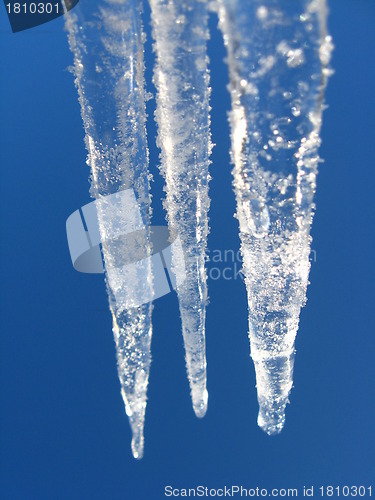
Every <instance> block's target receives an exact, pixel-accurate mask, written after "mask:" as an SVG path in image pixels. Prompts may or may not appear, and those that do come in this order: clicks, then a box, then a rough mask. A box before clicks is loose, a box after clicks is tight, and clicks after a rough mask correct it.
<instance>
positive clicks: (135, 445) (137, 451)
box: [131, 425, 144, 460]
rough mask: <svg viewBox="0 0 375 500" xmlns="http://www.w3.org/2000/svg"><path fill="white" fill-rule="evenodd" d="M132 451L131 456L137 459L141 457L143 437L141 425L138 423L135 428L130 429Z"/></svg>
mask: <svg viewBox="0 0 375 500" xmlns="http://www.w3.org/2000/svg"><path fill="white" fill-rule="evenodd" d="M132 433H133V437H132V444H131V447H132V453H133V457H134V458H135V459H137V460H141V458H143V451H144V438H143V425H142V426H141V425H138V426H137V427H136V428H134V429H132Z"/></svg>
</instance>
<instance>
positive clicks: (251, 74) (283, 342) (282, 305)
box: [218, 0, 332, 434]
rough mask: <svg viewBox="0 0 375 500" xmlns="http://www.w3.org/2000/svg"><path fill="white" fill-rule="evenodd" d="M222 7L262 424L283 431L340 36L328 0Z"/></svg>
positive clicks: (254, 1)
mask: <svg viewBox="0 0 375 500" xmlns="http://www.w3.org/2000/svg"><path fill="white" fill-rule="evenodd" d="M218 9H219V19H220V27H221V29H222V32H223V35H224V42H225V44H226V47H227V52H228V65H229V73H230V91H231V97H232V111H231V114H230V125H231V137H232V160H233V163H234V169H233V177H234V189H235V194H236V199H237V217H238V221H239V226H240V237H241V251H242V256H243V264H244V266H243V267H244V274H245V281H246V288H247V295H248V307H249V330H250V346H251V356H252V359H253V361H254V365H255V371H256V380H257V391H258V402H259V416H258V424H259V426H260V427H261V428H262V429H263V430H265V431H266V432H267V433H268V434H275V433H278V432H280V431H281V429H282V428H283V426H284V421H285V406H286V404H287V403H288V396H289V393H290V390H291V388H292V384H293V380H292V376H293V362H294V352H295V351H294V341H295V337H296V333H297V329H298V323H299V315H300V310H301V307H302V306H303V305H304V303H305V300H306V288H307V284H308V275H309V269H310V263H309V253H310V243H311V237H310V226H311V222H312V217H313V211H314V204H313V196H314V192H315V182H316V175H317V167H318V163H319V157H318V147H319V145H320V138H319V132H320V126H321V116H322V109H323V92H324V88H325V85H326V78H327V76H328V74H329V71H330V70H329V69H328V68H327V65H328V64H329V60H330V53H331V49H332V42H331V38H330V37H329V36H328V35H327V31H326V5H325V0H298V1H293V2H288V1H280V0H219V1H218Z"/></svg>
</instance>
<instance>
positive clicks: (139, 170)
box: [66, 0, 152, 458]
mask: <svg viewBox="0 0 375 500" xmlns="http://www.w3.org/2000/svg"><path fill="white" fill-rule="evenodd" d="M140 10H141V8H140V2H138V1H131V0H130V1H126V0H123V1H122V0H116V1H115V0H89V1H86V2H80V3H79V5H78V6H77V7H76V8H75V9H74V10H72V11H70V12H69V13H67V14H66V29H67V30H68V36H69V44H70V48H71V50H72V52H73V54H74V74H75V83H76V86H77V89H78V94H79V101H80V105H81V113H82V118H83V122H84V127H85V132H86V137H85V143H86V148H87V150H88V165H89V166H90V168H91V194H92V196H93V197H94V198H96V199H102V203H101V204H99V206H101V205H103V207H105V198H103V197H105V196H106V195H109V194H113V193H117V192H119V191H123V190H125V189H133V190H134V193H135V196H136V199H137V203H138V205H139V208H140V214H141V218H142V222H143V225H144V227H145V228H146V229H145V231H144V233H143V235H144V236H143V241H139V244H140V245H141V246H142V247H144V248H145V249H146V252H148V254H149V253H150V238H149V228H150V216H151V199H150V194H149V177H148V150H147V142H146V128H145V124H146V111H145V91H144V61H143V42H144V34H143V29H142V23H141V12H140ZM107 208H108V207H107ZM126 210H127V208H126V206H124V207H123V212H124V213H123V214H122V213H121V210H120V211H119V210H118V207H117V209H116V213H111V212H110V210H104V209H103V210H102V211H101V210H100V209H99V210H98V219H99V221H98V222H99V229H100V233H101V239H102V241H106V243H105V244H103V257H104V263H105V269H106V282H107V290H108V295H109V302H110V309H111V312H112V316H113V334H114V339H115V343H116V349H117V362H118V374H119V378H120V382H121V390H122V395H123V398H124V402H125V409H126V413H127V415H128V417H129V420H130V425H131V428H132V433H133V439H132V451H133V455H134V457H135V458H141V457H142V455H143V426H144V418H145V409H146V391H147V384H148V376H149V368H150V361H151V355H150V343H151V333H152V324H151V310H152V305H151V304H145V305H142V306H138V307H133V308H130V309H125V303H126V301H125V298H126V297H127V296H129V294H130V295H131V293H132V290H134V289H142V288H145V287H148V288H152V274H151V269H144V268H143V269H142V270H141V272H140V273H139V274H137V272H134V274H133V275H132V276H131V277H130V278H131V279H129V276H127V274H126V272H125V268H122V267H121V266H119V264H118V262H117V261H118V260H120V259H121V254H123V253H125V250H126V248H122V246H121V241H120V243H119V241H118V240H117V241H116V239H113V237H114V236H116V231H119V230H120V229H121V219H123V220H126V219H127V217H126V216H127V215H128V214H127V213H126ZM122 215H124V217H122ZM119 234H121V233H119ZM123 245H124V243H123ZM145 278H146V279H145ZM121 297H124V300H123V301H122V300H121Z"/></svg>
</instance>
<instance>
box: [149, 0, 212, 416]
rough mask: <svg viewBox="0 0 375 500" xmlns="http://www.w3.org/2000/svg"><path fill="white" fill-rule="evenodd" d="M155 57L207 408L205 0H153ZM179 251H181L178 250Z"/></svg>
mask: <svg viewBox="0 0 375 500" xmlns="http://www.w3.org/2000/svg"><path fill="white" fill-rule="evenodd" d="M150 5H151V10H152V26H153V35H154V39H155V52H156V58H157V64H156V68H155V71H154V81H155V85H156V88H157V91H158V94H157V110H156V115H155V118H156V122H157V124H158V126H159V135H158V145H159V147H160V149H161V173H162V175H163V176H164V178H165V185H166V200H165V207H166V210H167V214H168V222H169V226H170V228H171V229H172V230H173V231H176V232H177V234H178V235H179V237H180V239H181V243H182V247H183V249H184V258H185V267H186V276H187V278H186V280H185V281H184V283H183V284H182V285H180V286H179V287H178V289H177V294H178V300H179V305H180V313H181V321H182V333H183V338H184V344H185V353H186V366H187V372H188V377H189V382H190V389H191V396H192V401H193V408H194V411H195V413H196V415H197V416H198V417H203V416H204V415H205V413H206V410H207V398H208V393H207V390H206V355H205V316H206V301H207V284H206V280H207V278H206V270H205V255H206V246H207V234H208V215H207V213H208V209H209V204H210V201H209V197H208V182H209V173H208V166H209V156H210V150H211V141H210V116H209V109H210V108H209V75H208V69H207V63H208V58H207V53H206V40H207V37H208V30H207V17H208V14H207V10H206V2H205V1H202V0H189V1H181V0H150ZM173 257H174V258H176V256H173Z"/></svg>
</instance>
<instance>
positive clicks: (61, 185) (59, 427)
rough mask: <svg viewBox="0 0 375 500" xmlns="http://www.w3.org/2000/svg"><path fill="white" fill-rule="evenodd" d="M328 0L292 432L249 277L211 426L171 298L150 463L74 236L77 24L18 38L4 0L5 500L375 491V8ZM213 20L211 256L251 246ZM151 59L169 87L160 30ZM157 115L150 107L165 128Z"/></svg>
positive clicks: (98, 281)
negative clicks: (263, 355) (267, 418)
mask: <svg viewBox="0 0 375 500" xmlns="http://www.w3.org/2000/svg"><path fill="white" fill-rule="evenodd" d="M330 5H331V15H330V19H329V26H330V31H331V34H332V35H333V37H334V42H335V45H336V49H335V51H334V55H333V62H332V66H333V67H334V69H335V75H334V76H333V77H332V78H331V80H330V82H329V86H328V89H327V94H326V101H327V103H328V104H329V108H328V109H327V110H326V111H325V114H324V124H323V130H322V137H323V145H322V148H321V156H322V157H323V158H324V159H325V163H324V164H322V165H321V167H320V174H319V178H318V191H317V195H316V203H317V212H316V216H315V219H314V226H313V238H314V239H313V249H314V250H315V252H316V262H314V263H313V264H312V269H311V275H310V280H311V285H310V286H309V288H308V303H307V306H306V307H305V308H304V309H303V311H302V315H301V323H300V330H299V334H298V338H297V356H296V364H295V374H294V381H295V384H294V385H295V386H294V389H293V391H292V394H291V398H290V399H291V405H289V406H288V408H287V421H286V426H285V429H284V431H283V432H282V434H281V435H280V436H276V437H273V438H269V437H267V436H266V435H265V434H264V433H263V432H262V431H261V430H260V429H259V428H258V427H257V425H256V418H257V401H256V390H255V377H254V370H253V366H252V363H251V361H250V358H249V354H248V353H249V345H248V339H247V310H246V294H245V287H244V283H243V281H241V280H240V279H237V280H231V281H226V280H210V282H209V293H210V305H209V307H208V310H207V314H208V316H207V358H208V389H209V409H208V412H207V415H206V417H205V418H204V419H203V420H198V419H197V418H196V417H195V416H194V414H193V411H192V408H191V403H190V397H189V390H188V383H187V378H186V373H185V363H184V352H183V345H182V336H181V331H180V319H179V315H178V309H177V299H176V296H175V294H171V295H169V296H166V297H164V298H162V299H159V300H158V301H157V302H156V303H155V311H154V336H153V341H152V352H153V363H152V367H151V374H150V385H149V391H148V394H149V403H148V408H147V415H146V427H145V438H146V446H145V456H144V459H143V460H142V461H140V462H137V461H135V460H134V459H133V458H132V456H131V452H130V429H129V424H128V421H127V417H126V415H125V411H124V406H123V402H122V399H121V396H120V388H119V381H118V378H117V373H116V363H115V349H114V342H113V339H112V333H111V318H110V314H109V311H108V307H107V297H106V292H105V287H104V283H103V276H92V275H84V274H79V273H77V272H75V271H74V270H73V268H72V265H71V262H70V257H69V253H68V248H67V243H66V235H65V221H66V218H67V217H68V216H69V215H70V214H71V213H72V212H73V211H74V210H76V209H77V208H79V207H81V206H82V205H84V204H85V203H88V202H89V201H90V199H89V194H88V189H89V185H88V175H89V169H88V167H87V166H86V164H85V159H86V152H85V149H84V144H83V137H84V131H83V127H82V123H81V116H80V109H79V105H78V100H77V93H76V90H75V88H74V84H73V76H72V74H71V73H70V72H69V71H68V70H67V68H68V66H69V65H71V64H72V55H71V53H70V52H69V49H68V44H67V40H66V33H64V32H63V20H62V19H58V20H56V21H54V22H51V23H48V24H46V25H43V26H40V27H37V28H35V29H32V30H29V31H25V32H22V33H18V34H12V33H11V30H10V27H9V24H8V19H7V16H6V12H5V9H4V8H3V7H1V9H0V40H1V63H0V67H1V115H0V120H1V122H0V123H1V125H0V141H1V148H0V155H1V157H0V160H1V197H0V201H1V211H0V215H1V232H0V235H1V287H0V288H1V316H0V319H1V341H0V349H1V351H0V357H1V358H0V361H1V362H0V370H1V374H0V375H1V379H0V380H1V381H0V398H1V400H0V498H1V499H2V500H8V499H17V500H18V499H22V500H23V499H25V500H29V499H33V500H34V499H35V500H44V499H48V500H49V499H74V500H75V499H129V500H133V499H134V500H138V499H140V500H146V499H151V500H153V499H159V498H164V486H165V485H173V486H175V487H194V486H197V485H199V484H202V485H205V486H209V487H216V488H218V487H222V486H224V485H228V486H229V485H231V484H239V485H241V484H242V485H243V486H246V487H248V488H250V487H256V486H258V487H263V488H288V487H289V488H291V487H298V488H302V486H303V485H306V486H311V485H314V486H315V487H316V488H318V487H319V486H320V485H333V486H336V485H341V486H342V485H345V484H348V485H358V486H359V485H364V486H369V485H370V484H371V480H374V471H375V460H374V448H375V439H374V425H375V420H374V413H375V369H374V351H375V328H374V310H375V301H374V298H375V294H374V265H373V264H374V255H373V251H374V183H375V169H374V158H375V133H374V132H375V127H374V121H375V113H374V111H375V69H374V54H375V32H374V26H375V3H374V2H373V1H371V0H331V1H330ZM146 15H148V13H146ZM211 28H212V37H211V40H210V42H209V52H210V58H211V70H212V87H213V93H212V107H213V110H212V131H213V141H214V142H215V143H216V147H215V149H214V152H213V157H212V160H213V164H212V175H213V180H212V182H211V185H210V194H211V198H212V209H211V212H210V221H211V234H210V237H209V247H210V249H211V251H213V250H214V249H218V250H224V249H234V250H238V246H239V240H238V227H237V221H236V219H234V218H233V213H234V211H235V205H234V196H233V193H232V187H231V167H230V164H229V153H228V150H229V130H228V125H227V118H226V113H227V111H228V109H229V96H228V94H227V91H226V84H227V71H226V67H225V65H224V63H223V58H224V56H225V53H224V48H223V44H222V40H221V36H220V34H219V32H218V31H217V29H216V21H215V19H213V18H212V19H211ZM147 32H148V34H149V32H150V30H149V27H148V26H147ZM147 51H148V56H147V66H148V69H147V79H148V87H149V90H151V91H152V90H153V89H152V85H151V70H150V67H151V64H152V61H151V58H152V55H151V39H150V36H149V37H148V41H147ZM154 106H155V102H154V100H151V101H149V103H148V111H149V113H150V117H151V118H152V114H153V110H154ZM149 135H150V158H151V169H152V171H153V173H154V175H155V182H154V183H153V192H154V206H155V219H154V221H155V222H154V223H155V224H158V223H163V217H164V215H163V212H162V209H161V202H160V197H161V196H162V195H163V192H162V187H163V184H162V182H161V180H160V176H159V174H158V171H157V163H158V151H157V149H156V146H155V126H154V124H153V123H152V120H150V123H149ZM372 487H373V495H375V483H374V481H373V483H372ZM316 493H317V491H316ZM300 496H302V491H301V490H300Z"/></svg>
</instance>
